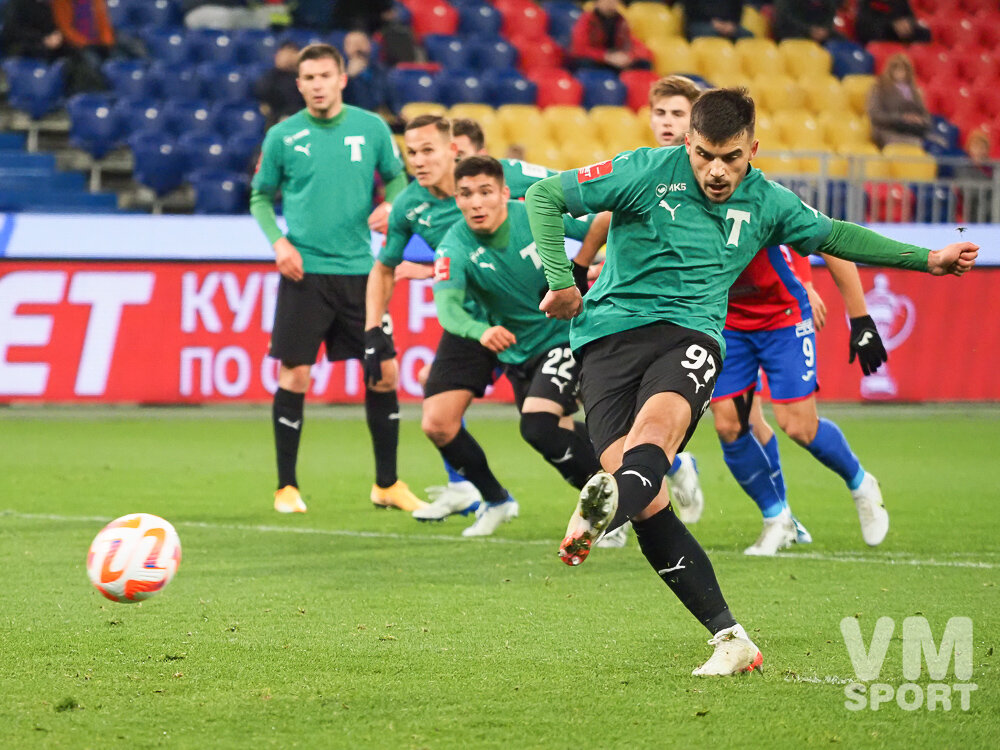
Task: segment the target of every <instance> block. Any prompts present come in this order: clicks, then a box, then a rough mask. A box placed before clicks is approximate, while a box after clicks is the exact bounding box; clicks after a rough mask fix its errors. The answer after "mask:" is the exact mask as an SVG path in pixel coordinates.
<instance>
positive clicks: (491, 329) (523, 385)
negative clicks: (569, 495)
mask: <svg viewBox="0 0 1000 750" xmlns="http://www.w3.org/2000/svg"><path fill="white" fill-rule="evenodd" d="M455 188H456V193H455V202H456V204H457V205H458V208H459V209H460V210H461V212H462V216H463V218H464V221H460V222H459V223H457V224H455V225H454V226H453V227H452V228H451V229H449V230H448V233H447V234H446V235H445V236H444V239H442V240H441V243H440V245H438V248H437V253H436V257H435V261H434V278H435V284H434V302H435V304H436V305H437V310H438V319H439V320H440V321H441V325H442V326H444V328H445V330H446V331H448V332H449V333H451V334H453V335H455V336H461V337H463V338H465V339H471V340H473V341H478V342H479V343H480V344H482V345H483V346H484V347H486V348H487V349H488V350H490V351H491V352H494V353H496V355H497V358H498V359H499V360H500V362H502V363H503V366H504V371H505V372H506V374H507V378H508V379H509V380H510V382H511V385H512V386H513V387H514V397H515V400H516V401H517V407H518V411H520V413H521V424H520V428H521V436H522V437H523V438H524V439H525V440H526V441H527V442H528V443H529V444H530V445H531V446H532V447H533V448H534V449H535V450H537V451H538V452H539V453H540V454H541V455H542V457H543V458H544V459H545V460H546V461H548V462H549V463H550V464H551V465H552V466H553V467H554V468H555V469H556V470H558V471H559V473H560V474H561V475H562V476H563V478H564V479H566V481H568V482H569V483H570V484H572V485H573V486H575V487H577V488H582V487H583V486H584V485H585V484H586V482H587V480H588V479H589V478H590V477H591V476H592V475H593V474H594V473H595V472H596V471H598V470H599V469H600V468H601V467H600V464H599V463H598V461H597V456H596V454H595V453H594V448H593V445H592V444H591V442H590V438H589V436H588V434H587V429H586V427H585V426H584V425H583V424H582V423H580V422H574V421H573V420H572V417H571V416H570V415H572V414H573V413H574V412H575V411H576V410H577V390H578V377H579V365H578V364H577V362H576V360H575V359H574V357H573V352H572V351H571V350H570V348H569V325H568V324H567V323H566V322H565V321H561V320H556V319H552V318H548V317H546V316H545V315H544V314H543V313H542V312H541V311H540V310H539V309H538V300H539V297H540V292H541V291H543V290H545V289H546V282H545V275H544V272H543V270H542V261H541V259H540V258H539V257H538V254H537V253H536V252H535V247H534V242H533V241H532V238H531V230H530V228H529V226H528V219H527V212H526V209H525V207H524V204H522V203H520V202H518V201H511V200H509V199H510V191H509V190H508V188H507V187H506V185H505V184H504V172H503V167H502V166H501V165H500V162H498V161H497V160H496V159H493V158H491V157H489V156H472V157H469V158H468V159H463V160H462V161H461V162H459V163H458V166H456V167H455ZM563 222H565V223H563ZM583 228H584V226H583V225H581V222H579V221H576V220H574V219H572V218H570V217H568V216H567V217H564V219H561V220H560V233H564V232H569V233H570V234H571V235H572V234H573V233H581V232H582V230H583ZM578 238H579V237H578ZM563 257H565V250H563ZM567 263H569V261H568V260H567ZM577 293H578V294H579V292H577ZM469 300H471V301H473V302H475V304H476V305H477V307H478V309H479V310H480V311H481V314H482V315H483V316H484V317H485V318H486V319H487V320H488V321H489V322H488V323H486V322H483V321H482V319H479V318H477V317H475V316H473V315H472V314H471V313H470V312H469V308H468V306H467V302H468V301H469ZM433 437H434V436H433V435H431V438H432V439H433ZM442 453H444V449H442ZM447 457H448V459H449V460H452V456H451V455H448V456H447ZM453 463H455V465H456V467H461V469H462V472H463V474H464V475H465V476H467V477H469V478H470V479H471V480H472V481H473V482H475V483H476V485H477V486H478V487H479V488H480V490H481V491H482V493H483V498H484V499H485V500H486V502H485V503H484V504H483V505H482V506H481V507H480V509H479V512H478V514H477V519H476V522H475V523H474V524H473V525H472V526H471V527H469V528H467V529H466V530H465V531H464V532H463V535H464V536H483V535H486V534H492V533H493V532H494V531H495V530H496V528H497V527H498V526H499V525H500V524H501V523H504V522H505V521H509V520H511V519H512V518H514V517H516V516H517V514H518V506H517V503H516V502H515V501H514V500H513V498H511V497H510V495H509V494H507V495H506V496H500V495H499V493H497V494H493V493H492V492H491V491H490V488H489V486H488V485H487V484H485V483H484V482H483V477H484V475H485V474H487V473H488V471H489V468H488V467H487V466H486V461H485V457H481V458H478V459H477V457H476V456H475V455H472V454H470V455H468V456H466V457H464V458H463V459H462V463H457V456H456V461H453ZM498 486H499V485H498ZM500 489H501V490H502V488H500Z"/></svg>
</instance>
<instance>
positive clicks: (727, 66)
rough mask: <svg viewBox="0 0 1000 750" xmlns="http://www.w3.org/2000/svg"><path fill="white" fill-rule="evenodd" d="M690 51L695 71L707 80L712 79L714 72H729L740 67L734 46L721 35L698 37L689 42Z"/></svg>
mask: <svg viewBox="0 0 1000 750" xmlns="http://www.w3.org/2000/svg"><path fill="white" fill-rule="evenodd" d="M691 52H692V53H693V54H694V59H695V66H696V67H695V71H696V72H697V73H699V74H700V75H702V76H704V77H705V78H707V79H708V80H712V79H713V78H714V77H715V73H716V72H720V71H721V72H723V73H729V72H731V71H733V70H738V69H739V67H740V62H739V58H738V56H737V54H736V48H735V46H733V43H732V42H731V41H729V40H728V39H723V38H722V37H717V36H702V37H698V38H697V39H694V40H693V41H692V42H691Z"/></svg>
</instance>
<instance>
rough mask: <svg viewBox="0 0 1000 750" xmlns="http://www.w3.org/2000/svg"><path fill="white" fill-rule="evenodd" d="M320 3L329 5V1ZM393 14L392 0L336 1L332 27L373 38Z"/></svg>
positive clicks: (314, 0) (324, 0)
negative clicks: (362, 33) (361, 33)
mask: <svg viewBox="0 0 1000 750" xmlns="http://www.w3.org/2000/svg"><path fill="white" fill-rule="evenodd" d="M321 1H322V2H325V3H326V4H327V5H329V4H330V0H321ZM307 2H308V0H307ZM313 2H316V0H313ZM393 14H394V11H393V9H392V0H336V2H334V3H333V26H334V28H337V29H349V30H352V31H355V30H356V31H363V32H365V33H366V34H368V35H369V36H373V35H374V34H377V33H378V32H379V31H381V30H382V27H383V26H384V25H385V24H386V23H387V22H389V21H391V20H392V18H393Z"/></svg>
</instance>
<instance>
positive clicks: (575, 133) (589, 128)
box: [542, 105, 598, 143]
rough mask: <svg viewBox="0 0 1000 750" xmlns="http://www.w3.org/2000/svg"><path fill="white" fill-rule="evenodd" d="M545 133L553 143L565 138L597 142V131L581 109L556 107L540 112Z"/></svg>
mask: <svg viewBox="0 0 1000 750" xmlns="http://www.w3.org/2000/svg"><path fill="white" fill-rule="evenodd" d="M542 119H543V120H544V121H545V127H546V132H547V133H548V137H549V140H551V141H552V142H553V143H562V142H563V140H565V139H566V138H575V139H577V140H579V139H581V138H586V139H588V140H594V141H596V140H598V135H597V130H596V128H595V127H594V123H593V122H591V120H590V117H589V116H588V114H587V111H586V110H585V109H583V107H574V106H568V105H556V106H552V107H549V108H547V109H545V110H543V111H542Z"/></svg>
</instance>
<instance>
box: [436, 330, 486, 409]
mask: <svg viewBox="0 0 1000 750" xmlns="http://www.w3.org/2000/svg"><path fill="white" fill-rule="evenodd" d="M499 366H500V361H499V360H498V359H497V355H496V354H494V353H493V352H491V351H490V350H489V349H487V348H486V347H485V346H483V345H482V344H480V343H479V342H478V341H473V340H472V339H467V338H465V337H464V336H456V335H455V334H453V333H448V332H447V331H445V332H444V333H442V334H441V341H439V342H438V347H437V352H436V353H435V354H434V361H433V362H432V363H431V371H430V373H428V375H427V382H426V383H425V384H424V398H428V397H430V396H436V395H437V394H439V393H445V392H446V391H472V392H473V393H474V394H475V395H476V397H477V398H482V396H483V394H484V393H486V389H487V388H488V387H489V386H491V385H493V382H494V381H495V380H496V376H495V373H496V369H497V368H498V367H499Z"/></svg>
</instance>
